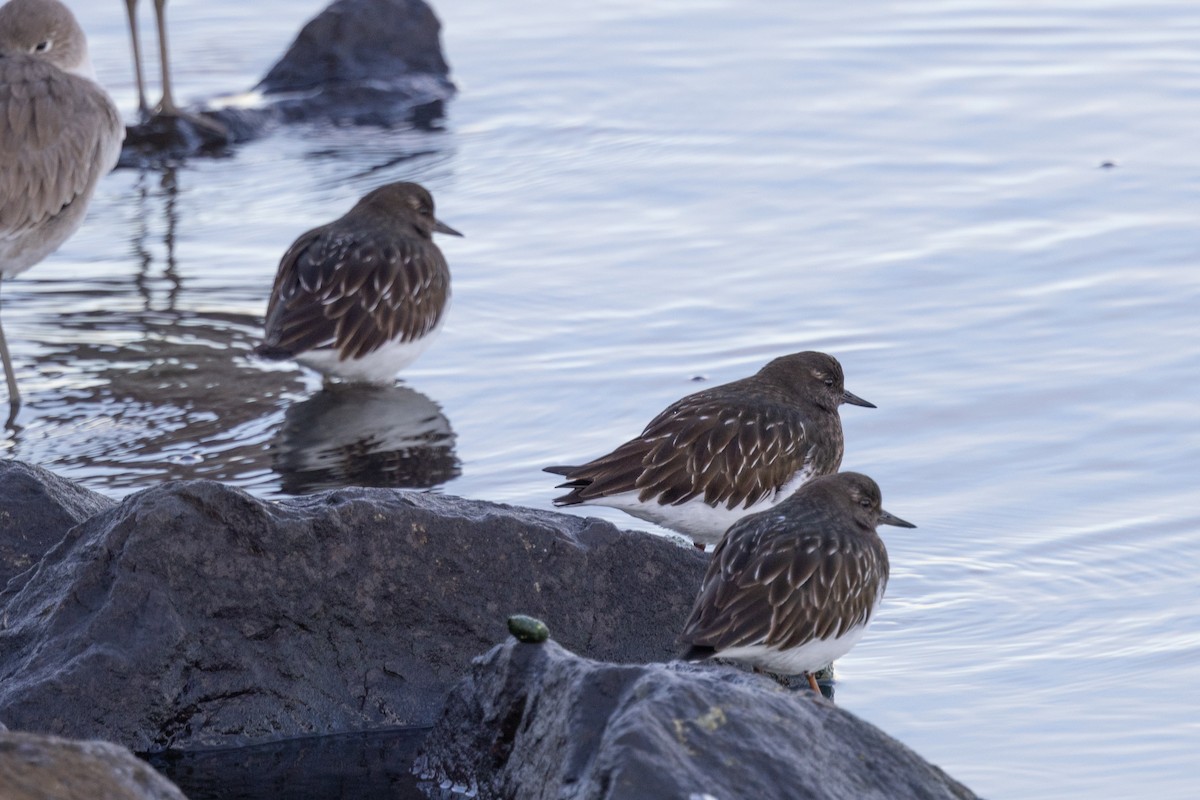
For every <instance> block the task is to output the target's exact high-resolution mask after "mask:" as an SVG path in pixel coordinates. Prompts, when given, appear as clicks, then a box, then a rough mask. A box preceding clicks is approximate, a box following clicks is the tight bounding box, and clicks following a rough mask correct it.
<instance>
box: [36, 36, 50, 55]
mask: <svg viewBox="0 0 1200 800" xmlns="http://www.w3.org/2000/svg"><path fill="white" fill-rule="evenodd" d="M50 44H51V43H50V40H49V39H47V40H46V41H44V42H38V43H37V44H35V45H34V46H33V52H35V53H44V52H46V51H47V50H49V49H50Z"/></svg>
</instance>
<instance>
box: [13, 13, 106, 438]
mask: <svg viewBox="0 0 1200 800" xmlns="http://www.w3.org/2000/svg"><path fill="white" fill-rule="evenodd" d="M124 138H125V126H124V125H122V124H121V117H120V114H119V112H118V111H117V107H116V105H114V104H113V101H112V99H111V98H110V97H109V96H108V94H107V93H106V92H105V91H104V89H102V88H101V87H100V85H99V84H97V83H96V75H95V72H94V71H93V69H92V62H91V59H90V58H89V57H88V48H87V38H86V37H85V36H84V33H83V29H82V28H80V27H79V23H78V22H77V21H76V20H75V16H74V15H73V14H72V13H71V11H70V10H69V9H68V8H67V7H66V6H65V5H63V4H62V3H60V2H58V0H11V1H10V2H9V3H6V4H5V5H3V6H0V278H11V277H12V276H14V275H17V274H19V273H21V272H24V271H25V270H27V269H29V268H30V267H32V266H33V265H34V264H37V263H38V262H39V261H41V260H42V259H44V258H45V257H46V256H48V255H50V254H51V253H53V252H54V251H55V250H57V249H58V248H59V247H60V246H61V245H62V243H63V242H65V241H66V240H67V239H68V238H70V236H71V235H72V234H73V233H75V231H76V230H77V229H78V228H79V226H80V224H82V222H83V217H84V214H85V213H86V212H87V207H88V203H89V202H91V199H92V193H93V192H94V191H95V189H96V183H97V182H98V181H99V180H100V178H101V177H102V176H103V175H105V174H106V173H108V172H109V170H111V169H112V168H113V167H114V166H115V165H116V163H117V158H118V156H119V155H120V153H121V142H122V141H123V140H124ZM0 356H2V357H3V360H4V374H5V378H6V379H7V381H8V401H9V406H10V408H11V414H10V416H9V423H10V424H11V422H12V420H13V419H15V417H16V414H17V411H18V410H19V409H20V407H21V395H20V392H19V391H18V390H17V381H16V376H15V374H14V373H13V366H12V359H11V358H10V356H9V352H8V344H7V342H5V339H4V330H3V328H2V327H0Z"/></svg>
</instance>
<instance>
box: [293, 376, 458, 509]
mask: <svg viewBox="0 0 1200 800" xmlns="http://www.w3.org/2000/svg"><path fill="white" fill-rule="evenodd" d="M454 440H455V437H454V431H453V430H452V429H451V427H450V421H449V420H448V419H446V415H445V414H443V413H442V409H441V408H440V407H439V406H438V404H437V403H435V402H434V401H433V400H431V399H429V398H428V397H426V396H425V395H423V394H421V393H420V392H418V391H416V390H414V389H410V388H408V387H407V386H386V387H384V386H335V387H330V388H326V389H324V390H322V391H320V392H318V393H317V394H315V395H313V396H312V397H310V398H308V399H307V400H303V401H301V402H298V403H296V404H294V405H293V406H291V407H290V408H289V409H288V410H287V413H286V414H285V415H284V420H283V425H282V426H281V427H280V429H279V433H278V434H277V435H276V437H275V440H274V441H273V442H272V444H271V464H272V466H273V468H274V469H275V472H276V473H278V475H279V477H280V479H281V482H282V489H283V491H284V492H285V493H287V494H305V493H308V492H315V491H320V490H323V489H332V488H336V487H339V486H383V487H393V488H407V489H429V488H432V487H434V486H438V485H440V484H443V483H445V482H447V481H449V480H451V479H452V478H455V477H457V476H458V475H459V473H460V471H461V464H460V462H459V460H458V457H457V456H456V455H455V452H454Z"/></svg>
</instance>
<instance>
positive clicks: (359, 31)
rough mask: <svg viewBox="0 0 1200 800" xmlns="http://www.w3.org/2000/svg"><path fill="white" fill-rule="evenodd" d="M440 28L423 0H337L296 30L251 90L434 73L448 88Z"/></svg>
mask: <svg viewBox="0 0 1200 800" xmlns="http://www.w3.org/2000/svg"><path fill="white" fill-rule="evenodd" d="M441 31H442V25H441V23H440V22H439V21H438V18H437V16H435V15H434V13H433V9H432V8H430V7H429V6H428V5H427V4H426V3H425V2H424V0H336V2H334V3H331V4H330V5H329V7H328V8H326V9H325V10H324V11H322V12H321V13H320V14H318V15H317V16H316V17H314V18H313V19H311V20H310V21H309V22H308V23H307V24H306V25H305V26H304V27H303V28H302V29H301V31H300V34H299V35H298V36H297V37H296V39H295V41H293V42H292V44H291V46H290V47H289V48H288V50H287V52H286V53H285V54H284V56H283V58H281V59H279V61H277V62H276V63H275V65H274V66H273V67H271V69H270V70H269V71H268V72H267V75H266V77H264V78H263V79H262V81H261V82H260V83H259V84H258V86H257V87H255V88H257V89H259V90H261V91H263V92H266V93H268V94H274V93H278V92H303V91H309V90H311V89H317V88H321V87H324V86H329V85H331V84H354V83H366V82H369V81H379V80H384V81H389V80H390V81H397V80H403V79H405V78H406V77H407V76H410V75H413V74H425V75H430V76H434V77H439V78H442V79H444V80H446V83H447V85H448V86H449V85H451V84H449V80H448V76H449V74H450V67H449V66H448V65H447V64H446V59H445V57H444V56H443V55H442V48H441Z"/></svg>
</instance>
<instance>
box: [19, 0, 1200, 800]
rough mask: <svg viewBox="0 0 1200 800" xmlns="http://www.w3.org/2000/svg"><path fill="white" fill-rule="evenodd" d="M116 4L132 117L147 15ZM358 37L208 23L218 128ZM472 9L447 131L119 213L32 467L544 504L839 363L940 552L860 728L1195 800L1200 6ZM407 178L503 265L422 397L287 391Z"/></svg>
mask: <svg viewBox="0 0 1200 800" xmlns="http://www.w3.org/2000/svg"><path fill="white" fill-rule="evenodd" d="M75 5H76V6H77V7H78V6H82V5H85V4H83V3H80V2H76V3H75ZM86 5H87V6H88V8H86V9H83V10H82V14H81V16H82V17H83V21H84V23H85V27H87V29H88V31H89V33H90V35H91V37H92V42H93V51H94V60H95V62H96V66H97V69H98V72H99V73H100V76H101V79H102V80H103V82H105V83H106V84H107V85H108V86H109V87H111V89H112V91H113V92H114V95H115V96H116V97H117V98H118V101H119V102H120V103H121V105H122V106H123V108H124V109H125V110H126V111H127V112H128V113H130V114H131V113H132V108H133V101H134V97H133V92H132V85H131V84H132V79H131V74H130V68H129V64H128V60H127V56H126V52H125V44H126V43H125V34H124V29H123V22H122V18H123V16H122V15H123V10H122V8H121V4H120V3H117V2H115V0H110V2H103V3H101V2H89V3H87V4H86ZM321 5H322V3H321V2H320V0H304V1H303V2H300V1H299V0H286V1H285V0H269V2H256V3H244V2H232V1H231V0H222V1H221V2H203V3H202V2H199V0H192V2H187V0H176V1H175V2H172V3H171V4H170V10H171V15H172V18H171V22H172V35H173V40H174V43H175V45H176V48H177V50H176V52H177V65H178V82H179V91H180V93H181V94H182V95H184V96H186V97H193V98H198V97H203V96H206V95H211V94H215V93H218V92H221V91H227V90H231V89H237V88H241V87H245V86H249V85H250V84H252V83H253V82H254V81H255V80H256V79H257V78H258V77H259V76H260V75H261V74H262V73H263V72H264V71H265V69H266V67H267V66H268V65H269V64H270V63H271V62H272V61H273V60H274V58H275V57H276V56H277V55H278V54H279V53H280V52H281V50H282V48H283V47H284V45H285V44H286V43H287V41H288V40H289V39H290V38H291V36H292V35H293V33H294V32H295V30H297V29H298V27H299V24H300V22H301V21H302V20H303V19H304V18H306V17H307V16H309V15H311V14H312V13H314V12H315V11H316V10H318V8H319V7H320V6H321ZM436 7H437V10H438V12H439V14H440V16H441V17H442V20H443V22H444V24H445V45H446V50H447V54H448V57H449V59H450V61H451V64H452V67H453V69H454V77H455V79H456V80H457V81H458V83H459V85H460V88H461V94H460V95H459V97H458V98H457V99H456V100H455V101H454V102H453V103H452V104H451V105H450V106H449V109H448V117H447V119H446V121H445V130H444V131H442V132H434V133H412V132H405V131H379V130H321V129H296V130H291V131H286V132H283V133H280V134H278V135H275V136H273V137H271V138H269V139H267V140H264V141H260V142H258V143H255V144H252V145H249V146H247V147H244V148H242V149H241V150H239V151H238V152H237V153H236V155H235V156H233V157H232V158H229V159H226V160H221V161H205V162H196V163H193V164H189V165H188V166H186V167H185V168H183V169H180V170H178V171H177V172H175V173H174V174H169V175H163V174H158V173H142V174H139V173H137V172H121V173H117V174H114V175H112V176H110V177H109V178H108V179H106V181H105V182H104V183H103V184H102V186H101V189H100V191H99V194H98V196H97V198H96V200H95V202H94V204H93V207H92V212H91V215H90V217H89V220H88V222H87V223H86V224H85V227H84V229H83V230H82V231H81V232H80V234H79V235H77V236H76V237H75V238H74V239H72V240H71V241H70V242H69V243H68V244H67V245H66V246H65V247H64V248H63V249H62V250H61V251H60V252H59V253H58V254H57V255H56V256H55V257H53V258H52V259H51V260H50V261H48V262H46V263H44V264H43V265H41V266H40V267H38V268H37V269H35V270H33V271H31V272H29V273H27V274H26V275H25V276H23V277H22V278H20V279H18V280H16V281H13V282H11V283H6V285H5V288H4V293H3V308H4V311H3V313H4V319H5V323H6V329H7V331H8V334H9V338H10V344H11V346H12V348H13V351H14V357H15V358H16V360H17V365H18V370H19V373H20V375H21V381H22V388H23V390H24V392H25V396H26V402H27V407H26V409H25V411H24V412H23V415H22V417H21V422H22V424H23V426H24V427H23V429H22V430H20V431H19V433H18V434H17V435H16V436H15V437H13V438H11V439H10V440H9V441H7V442H6V443H5V445H4V448H3V452H4V453H5V454H6V455H11V456H13V457H17V458H21V459H25V460H27V461H31V462H34V463H39V464H42V465H45V466H48V467H51V468H54V469H56V470H58V471H59V472H61V473H63V474H65V475H68V476H70V477H72V478H75V479H77V480H81V481H83V482H84V483H86V484H87V485H89V486H91V487H93V488H95V489H97V490H100V491H103V492H106V493H109V494H112V495H122V494H126V493H128V492H130V491H133V490H136V489H138V488H141V487H144V486H146V485H149V484H151V483H153V482H156V481H159V480H162V479H164V478H168V477H191V476H204V477H213V478H219V479H222V480H227V481H232V482H235V483H237V484H240V485H242V486H245V487H247V488H248V489H250V490H251V491H253V492H255V493H258V494H261V495H265V496H279V495H282V494H285V493H288V492H296V491H306V490H309V489H311V488H314V487H319V486H324V485H330V484H333V483H337V482H339V481H340V480H359V481H362V480H366V479H368V478H371V479H374V480H384V481H386V480H395V481H396V482H400V483H403V482H404V481H405V480H406V479H407V478H406V476H412V480H413V481H414V482H415V485H429V484H430V483H434V484H440V485H441V486H442V488H443V489H444V490H445V491H448V492H452V493H456V494H462V495H465V496H468V497H478V498H487V499H492V500H498V501H505V502H511V503H520V504H526V505H532V506H536V507H542V508H545V507H548V505H549V500H550V498H551V497H552V496H553V494H554V492H553V490H552V488H551V487H552V486H553V483H554V479H553V478H552V477H551V476H547V475H544V474H542V473H541V472H540V471H539V470H540V468H541V467H542V466H543V465H545V464H552V463H562V462H564V461H570V460H574V459H579V458H583V457H588V456H594V455H598V454H599V453H601V452H603V451H604V450H605V449H606V448H609V447H611V446H613V445H615V444H617V443H618V442H620V441H621V440H622V439H623V438H624V437H627V436H629V435H631V434H633V433H635V432H636V431H637V430H639V429H640V428H641V426H642V425H643V424H644V423H645V422H646V421H648V420H649V418H650V417H651V416H652V415H653V414H654V413H656V412H657V411H658V410H660V409H661V408H662V407H663V406H665V405H666V404H667V403H668V402H670V401H671V400H673V399H675V398H677V397H679V396H681V395H683V394H685V393H687V392H689V391H692V390H694V389H696V388H697V384H696V383H694V382H693V381H692V379H693V378H694V377H696V376H704V377H706V378H707V379H708V380H709V381H710V382H720V381H726V380H731V379H733V378H736V377H741V376H743V375H746V374H748V373H750V372H752V371H754V370H755V369H757V368H758V366H760V365H761V364H762V363H764V362H765V361H767V360H768V359H770V358H772V357H774V356H777V355H780V354H782V353H786V352H791V351H795V350H800V349H810V348H811V349H820V350H826V351H829V352H831V353H834V354H835V355H837V356H838V357H839V358H840V359H841V360H842V362H843V364H844V365H845V368H846V373H847V376H848V379H847V385H848V387H849V388H850V389H851V391H853V392H855V393H858V394H860V395H861V396H863V397H865V398H867V399H869V400H872V401H874V402H875V403H876V404H878V405H879V409H878V410H874V411H872V410H868V409H860V408H851V407H847V408H845V410H844V414H843V416H844V419H845V424H846V439H847V444H848V447H847V455H846V459H845V462H844V466H845V467H847V468H853V469H859V470H862V471H864V472H867V473H868V474H870V475H872V476H873V477H875V478H876V479H877V480H878V481H879V483H880V484H881V485H882V487H883V489H884V494H885V500H886V504H887V507H888V508H889V509H890V510H892V511H893V512H895V513H897V514H899V515H901V516H903V517H905V518H907V519H911V520H913V521H915V522H917V523H918V524H919V525H920V528H919V529H918V530H916V531H912V532H907V531H897V530H890V529H889V530H888V531H887V535H888V541H889V547H890V550H891V554H892V561H893V564H894V567H893V570H894V576H893V581H892V584H891V586H890V588H889V596H888V599H887V601H886V603H885V608H884V611H883V613H882V616H881V617H880V619H879V622H878V624H877V625H876V626H875V628H874V629H873V632H872V633H870V634H868V636H867V637H866V639H865V640H864V641H863V643H862V644H861V645H859V646H858V648H857V649H855V651H854V652H853V653H852V654H851V655H850V656H849V657H847V658H845V659H844V660H843V661H842V662H840V673H839V675H840V678H841V683H840V686H839V690H838V697H839V700H840V702H841V703H842V704H843V705H844V707H846V708H848V709H850V710H852V711H854V712H856V713H858V714H860V715H861V716H863V717H865V718H866V719H868V720H870V721H872V722H874V723H876V724H878V725H880V726H881V727H883V728H884V729H885V730H887V731H888V732H890V733H892V734H893V735H895V736H897V737H898V738H899V739H901V740H902V741H904V742H906V743H907V744H909V745H910V746H912V747H913V748H915V749H916V750H917V751H918V752H920V753H921V754H923V755H924V756H926V757H927V758H929V759H931V760H932V761H934V762H936V763H938V764H940V765H941V766H943V767H944V768H945V769H947V770H948V771H949V772H950V773H951V774H953V775H954V776H956V777H958V778H960V779H962V780H963V781H965V782H966V783H967V784H969V785H970V786H971V787H972V788H974V789H975V790H976V791H978V792H979V793H980V794H982V795H985V796H988V797H991V798H1055V799H1056V800H1059V799H1061V798H1095V797H1132V796H1137V797H1155V798H1185V797H1193V796H1195V794H1196V792H1197V791H1198V789H1200V766H1197V761H1196V754H1197V753H1198V752H1200V713H1198V709H1197V702H1196V691H1195V685H1196V683H1197V678H1198V677H1200V602H1198V601H1200V594H1198V592H1197V588H1196V586H1197V581H1196V575H1197V574H1198V573H1200V536H1198V535H1197V532H1198V529H1200V499H1198V495H1197V490H1196V484H1197V479H1198V478H1200V466H1198V455H1200V402H1198V401H1200V332H1198V325H1197V322H1198V320H1200V315H1198V313H1197V306H1198V305H1200V268H1198V262H1200V148H1197V144H1196V143H1197V139H1196V136H1197V127H1196V115H1195V109H1196V108H1197V105H1198V104H1200V5H1197V4H1195V3H1187V2H1161V3H1142V2H1133V0H1128V1H1127V2H1092V3H1071V2H1065V3H1059V4H1057V7H1056V8H1054V9H1047V8H1045V7H1044V5H1043V4H1040V3H1034V2H1015V3H1014V2H1009V3H1000V2H998V0H996V1H995V2H991V3H987V2H943V1H939V2H928V3H916V2H908V3H885V2H858V3H846V4H832V3H816V2H805V3H775V2H772V3H768V2H757V3H734V2H732V1H730V2H694V1H691V0H689V2H682V0H679V1H678V2H645V1H644V0H641V1H639V2H633V1H632V0H628V1H622V0H589V2H580V1H579V0H554V1H553V2H548V1H547V0H534V2H529V3H523V4H521V5H520V7H519V8H517V7H514V8H511V9H509V8H505V9H501V8H499V7H497V6H496V5H495V4H492V3H484V2H480V0H441V2H439V3H438V4H437V6H436ZM1105 162H1108V163H1110V164H1112V165H1113V166H1111V167H1102V164H1104V163H1105ZM397 179H415V180H419V181H421V182H423V183H425V184H427V185H428V186H429V187H430V188H431V189H432V190H433V193H434V196H435V197H436V199H437V201H438V205H439V216H441V217H442V218H444V219H445V220H446V221H447V222H449V223H450V224H452V225H454V226H455V227H457V228H459V229H461V230H462V231H464V232H465V233H466V234H467V238H465V239H462V240H458V239H443V240H442V247H443V249H444V251H445V252H446V254H447V256H448V258H449V260H450V263H451V267H452V270H453V272H454V287H455V300H454V306H453V309H452V312H451V316H450V320H449V324H448V326H447V328H446V330H445V331H444V333H443V334H442V336H441V338H440V340H439V341H438V342H437V343H436V344H435V345H434V346H433V347H432V348H431V349H430V350H429V351H428V352H427V353H426V355H425V356H424V357H423V358H422V360H420V361H419V362H418V363H417V364H416V365H415V366H414V368H412V369H411V370H409V371H408V372H406V373H405V375H404V379H405V384H404V387H403V388H401V389H397V390H396V392H395V394H394V401H389V400H388V398H387V396H386V395H387V392H384V393H383V394H384V395H385V396H382V397H374V398H365V399H364V398H354V397H352V396H349V395H339V396H337V397H331V396H326V395H316V390H317V388H318V382H317V381H316V380H314V379H313V378H312V377H311V376H307V375H304V374H302V373H300V372H298V371H297V370H295V369H293V368H292V367H290V366H289V365H283V366H282V367H280V366H276V367H270V368H269V367H267V366H265V365H263V364H260V363H257V362H255V361H254V360H252V359H250V358H248V357H247V351H248V349H249V348H250V347H251V346H252V345H253V343H254V342H255V339H256V336H257V333H258V328H257V324H258V319H259V316H260V315H261V313H262V311H263V309H264V306H265V302H266V291H267V289H268V287H269V286H270V282H271V278H272V276H273V274H274V270H275V266H276V264H277V261H278V258H279V256H280V254H281V253H282V252H283V250H284V249H285V248H286V247H287V245H288V244H290V243H291V241H292V240H293V239H294V238H295V237H296V236H297V235H298V234H300V233H301V232H302V231H304V230H305V229H307V228H309V227H311V226H313V225H317V224H321V223H323V222H326V221H328V220H330V219H332V218H333V217H335V216H337V215H339V214H341V213H342V212H343V211H344V210H346V209H347V208H348V207H349V206H350V205H351V204H352V203H353V201H354V200H355V199H356V198H357V197H358V196H359V195H361V194H362V193H364V192H365V191H366V190H367V189H369V188H371V187H374V186H376V185H378V184H380V183H383V182H386V181H389V180H397ZM362 408H366V409H372V410H370V411H361V410H359V409H362ZM380 409H382V410H380ZM389 409H394V411H391V410H389ZM285 417H286V419H285ZM364 417H366V418H368V419H373V420H376V421H377V424H376V426H375V428H374V429H373V430H372V429H367V430H363V429H362V424H361V421H362V419H363V418H364ZM297 419H299V420H300V422H297V421H296V420H297ZM356 426H358V427H356ZM314 429H316V430H322V431H325V430H327V431H328V432H329V434H328V435H329V440H330V441H329V442H327V443H325V444H324V445H322V443H321V442H319V441H318V442H313V441H311V439H312V437H311V435H310V436H308V437H307V440H306V437H305V436H297V435H294V434H295V432H297V431H300V432H308V433H310V434H311V431H312V430H314ZM414 442H416V443H417V444H418V445H419V446H415V445H414V444H413V443H414ZM347 475H348V476H349V477H348V478H347V477H346V476H347ZM430 475H432V476H433V477H432V478H429V477H428V476H430ZM364 476H365V477H364ZM372 476H373V477H372ZM381 476H382V477H381ZM422 476H425V483H420V479H421V478H422ZM597 513H598V514H600V515H605V512H597ZM607 516H608V518H610V519H613V520H615V521H618V522H620V523H622V524H626V525H629V524H632V521H631V520H629V519H627V518H624V517H622V516H620V515H619V514H618V513H617V512H612V513H611V514H607Z"/></svg>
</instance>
